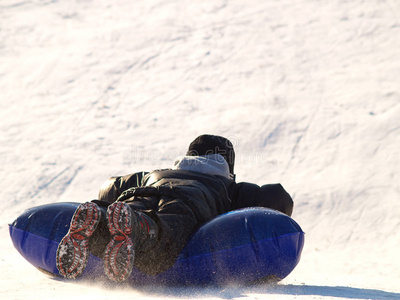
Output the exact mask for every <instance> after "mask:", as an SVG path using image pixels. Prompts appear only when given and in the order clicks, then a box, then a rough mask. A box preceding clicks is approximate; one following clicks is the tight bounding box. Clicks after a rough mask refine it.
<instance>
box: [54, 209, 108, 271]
mask: <svg viewBox="0 0 400 300" xmlns="http://www.w3.org/2000/svg"><path fill="white" fill-rule="evenodd" d="M102 215H103V214H102V212H101V209H100V208H99V207H98V206H97V205H96V204H94V203H92V202H86V203H83V204H81V205H79V206H78V207H77V209H76V210H75V213H74V215H73V216H72V219H71V223H70V228H69V231H68V233H67V234H66V235H65V236H64V237H63V239H62V240H61V242H60V244H59V245H58V248H57V254H56V265H57V269H58V271H59V273H60V275H62V276H64V277H65V278H68V279H75V278H77V277H79V276H80V275H82V272H83V271H84V270H85V267H86V265H87V262H88V259H89V254H90V251H89V240H90V238H91V236H92V235H93V233H94V232H95V230H96V228H97V227H98V225H99V223H100V220H101V218H103V219H105V216H102Z"/></svg>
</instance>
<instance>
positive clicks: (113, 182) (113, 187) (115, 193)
mask: <svg viewBox="0 0 400 300" xmlns="http://www.w3.org/2000/svg"><path fill="white" fill-rule="evenodd" d="M147 173H148V172H138V173H134V174H129V175H126V176H118V177H111V178H109V179H108V180H107V181H106V182H104V183H103V184H102V186H101V187H100V191H99V200H100V201H105V202H108V203H113V202H115V201H116V200H117V198H118V197H119V196H120V195H121V194H122V192H124V191H125V190H127V189H129V188H132V187H139V186H142V181H143V177H144V176H145V175H146V174H147Z"/></svg>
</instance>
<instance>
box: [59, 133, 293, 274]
mask: <svg viewBox="0 0 400 300" xmlns="http://www.w3.org/2000/svg"><path fill="white" fill-rule="evenodd" d="M234 161H235V151H234V149H233V146H232V143H231V142H230V141H229V140H228V139H226V138H224V137H221V136H215V135H201V136H199V137H197V138H196V139H195V140H194V141H193V142H192V143H191V144H190V146H189V149H188V152H187V154H186V156H183V157H180V158H178V159H177V160H176V161H175V164H174V167H173V168H172V169H164V170H155V171H152V172H139V173H134V174H130V175H126V176H122V177H112V178H110V179H109V180H108V181H106V182H105V183H104V184H103V185H102V186H101V188H100V192H99V199H98V200H93V201H91V202H86V203H83V204H81V205H80V206H78V208H77V209H76V211H75V213H74V215H73V217H72V220H71V224H70V229H69V231H68V233H67V234H66V236H65V237H64V238H63V239H62V240H61V242H60V244H59V246H58V249H57V256H56V264H57V268H58V270H59V272H60V274H61V275H63V276H64V277H66V278H70V279H75V278H77V277H79V276H80V275H81V274H82V272H83V270H84V269H85V267H86V264H87V262H88V258H89V253H90V252H91V253H92V254H94V255H96V256H97V257H100V258H101V259H103V261H104V271H105V274H106V275H107V277H108V278H110V279H111V280H113V281H124V280H125V279H127V278H128V277H129V275H130V274H131V272H132V269H133V266H135V267H136V268H137V269H139V270H140V271H142V272H143V273H146V274H148V275H156V274H159V273H161V272H163V271H166V270H167V269H169V268H170V267H171V266H172V265H174V263H175V260H176V258H177V257H178V255H179V253H180V252H181V251H182V249H183V247H184V246H185V244H186V242H187V241H188V239H189V238H190V236H191V235H192V234H193V233H194V231H195V230H196V229H198V228H199V227H200V226H201V225H202V224H204V223H205V222H207V221H209V220H211V219H213V218H215V217H216V216H218V215H221V214H223V213H226V212H228V211H232V210H236V209H239V208H245V207H254V206H258V207H266V208H272V209H275V210H278V211H280V212H282V213H284V214H286V215H288V216H291V214H292V210H293V201H292V198H291V197H290V195H289V194H288V193H287V192H286V191H285V190H284V188H283V187H282V186H281V185H280V184H268V185H263V186H261V187H259V186H258V185H255V184H252V183H246V182H242V183H236V182H235V175H234Z"/></svg>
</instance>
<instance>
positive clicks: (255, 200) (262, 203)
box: [232, 182, 293, 216]
mask: <svg viewBox="0 0 400 300" xmlns="http://www.w3.org/2000/svg"><path fill="white" fill-rule="evenodd" d="M253 206H258V207H266V208H272V209H275V210H278V211H280V212H282V213H284V214H286V215H288V216H291V215H292V212H293V200H292V197H290V195H289V194H288V193H287V192H286V191H285V189H284V188H283V186H282V185H281V184H279V183H277V184H266V185H263V186H261V187H260V186H258V185H256V184H253V183H248V182H241V183H238V184H237V185H236V191H235V195H234V198H233V205H232V208H233V209H239V208H245V207H253Z"/></svg>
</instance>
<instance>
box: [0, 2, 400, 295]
mask: <svg viewBox="0 0 400 300" xmlns="http://www.w3.org/2000/svg"><path fill="white" fill-rule="evenodd" d="M0 99H1V101H0V128H1V135H0V143H1V144H0V162H1V163H0V168H1V170H0V194H1V209H0V221H1V222H0V268H1V269H0V270H1V271H0V298H1V299H7V300H8V299H85V300H86V299H96V300H100V299H164V298H170V299H185V298H196V299H245V300H247V299H249V300H252V299H261V300H263V299H399V298H400V258H399V254H400V250H399V246H400V233H399V227H400V204H399V200H400V179H399V178H400V163H399V158H400V155H399V150H400V2H399V1H397V0H368V1H363V0H354V1H345V0H330V1H322V0H268V1H265V0H246V1H244V0H212V1H211V0H190V1H185V0H146V1H144V0H143V1H141V0H113V1H105V0H63V1H61V0H32V1H28V0H26V1H24V0H1V1H0ZM203 133H211V134H219V135H223V136H226V137H228V138H229V139H231V140H232V142H233V143H234V145H235V149H236V155H237V164H236V174H237V181H248V182H254V183H257V184H265V183H274V182H280V183H282V184H283V186H284V187H285V188H286V190H287V191H288V192H289V193H290V194H291V195H292V197H293V199H294V201H295V208H294V214H293V218H294V219H295V220H296V221H297V222H298V223H299V224H300V225H301V227H302V228H303V230H304V231H305V232H306V242H305V247H304V251H303V255H302V259H301V261H300V263H299V265H298V266H297V268H296V269H295V270H294V271H293V272H292V273H291V274H290V275H289V276H288V277H287V278H286V279H284V280H283V281H281V282H280V283H279V284H277V285H259V286H247V287H240V286H230V287H214V288H193V287H192V288H189V287H186V288H185V287H183V288H172V287H171V288H168V287H163V288H161V287H154V286H152V287H146V288H135V287H130V286H126V285H123V284H122V285H108V284H105V283H101V282H100V283H89V282H82V281H80V282H71V281H65V280H54V279H51V278H49V277H47V276H46V275H44V274H42V273H40V272H39V271H37V270H36V269H35V268H34V267H33V266H31V265H30V264H29V263H28V262H26V261H25V260H24V259H23V258H22V257H21V256H20V255H19V253H18V252H17V251H16V250H15V249H14V248H13V246H12V243H11V239H10V237H9V232H8V224H9V223H11V222H12V221H13V220H14V219H15V218H16V217H17V216H18V215H19V214H21V213H22V212H23V211H24V210H25V209H28V208H30V207H32V206H36V205H41V204H46V203H52V202H62V201H74V202H85V201H88V200H91V199H94V198H96V197H97V192H98V189H99V187H100V185H101V184H102V183H103V182H104V181H105V180H106V179H107V178H108V177H110V176H112V175H125V174H128V173H132V172H136V171H142V170H146V171H150V170H152V169H157V168H163V167H170V166H171V165H172V162H173V160H174V158H175V157H176V156H179V155H182V154H184V153H185V152H186V150H187V147H188V145H189V143H190V142H191V141H192V140H193V139H194V138H195V137H196V136H198V135H200V134H203Z"/></svg>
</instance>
